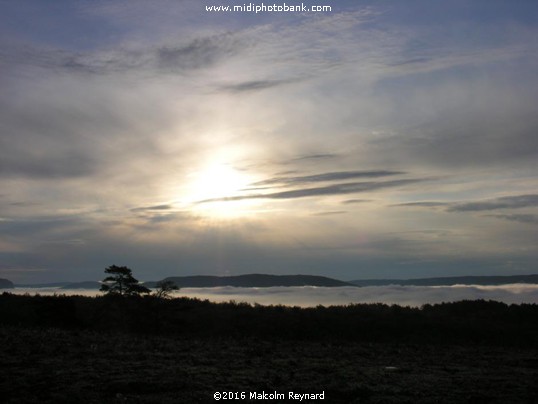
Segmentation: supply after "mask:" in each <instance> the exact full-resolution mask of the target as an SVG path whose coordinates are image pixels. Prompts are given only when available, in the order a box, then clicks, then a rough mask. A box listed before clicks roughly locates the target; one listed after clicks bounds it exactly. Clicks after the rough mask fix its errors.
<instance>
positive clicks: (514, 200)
mask: <svg viewBox="0 0 538 404" xmlns="http://www.w3.org/2000/svg"><path fill="white" fill-rule="evenodd" d="M536 206H538V195H536V194H529V195H514V196H504V197H501V198H495V199H489V200H484V201H479V202H467V203H457V204H453V205H452V206H450V207H449V208H448V211H449V212H469V211H472V212H477V211H485V210H496V209H519V208H527V207H536Z"/></svg>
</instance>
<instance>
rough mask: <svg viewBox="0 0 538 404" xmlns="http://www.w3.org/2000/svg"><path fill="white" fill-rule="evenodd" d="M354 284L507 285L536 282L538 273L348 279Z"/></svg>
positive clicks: (537, 282) (537, 281)
mask: <svg viewBox="0 0 538 404" xmlns="http://www.w3.org/2000/svg"><path fill="white" fill-rule="evenodd" d="M348 282H349V283H351V284H353V285H356V286H385V285H400V286H453V285H484V286H486V285H491V286H494V285H507V284H511V283H528V284H538V275H536V274H532V275H494V276H489V275H476V276H472V275H471V276H448V277H436V278H417V279H357V280H352V281H348Z"/></svg>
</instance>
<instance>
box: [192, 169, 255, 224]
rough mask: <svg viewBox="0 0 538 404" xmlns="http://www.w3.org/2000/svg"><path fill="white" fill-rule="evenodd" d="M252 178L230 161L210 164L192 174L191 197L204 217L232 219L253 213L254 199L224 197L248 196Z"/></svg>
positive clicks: (194, 207) (196, 208)
mask: <svg viewBox="0 0 538 404" xmlns="http://www.w3.org/2000/svg"><path fill="white" fill-rule="evenodd" d="M251 183H252V178H251V177H250V176H249V175H248V174H247V173H245V172H244V171H241V170H238V169H236V168H234V167H233V166H231V165H229V164H219V163H215V164H211V165H209V166H206V167H204V168H202V169H200V170H198V171H196V172H193V173H192V174H191V175H190V176H189V184H190V185H189V190H188V199H189V202H190V203H192V204H193V209H194V210H196V211H197V212H199V213H201V214H203V215H204V216H211V217H220V218H231V217H237V216H246V215H249V214H250V213H251V210H252V207H253V206H254V204H255V203H254V201H253V200H249V199H242V200H233V199H232V200H223V198H233V197H237V196H242V195H245V191H244V190H245V188H247V187H248V186H249V185H250V184H251Z"/></svg>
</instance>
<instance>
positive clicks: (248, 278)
mask: <svg viewBox="0 0 538 404" xmlns="http://www.w3.org/2000/svg"><path fill="white" fill-rule="evenodd" d="M164 280H165V281H173V282H174V283H175V284H176V285H177V286H178V287H180V288H210V287H215V286H235V287H243V288H267V287H272V286H326V287H331V286H355V285H352V284H350V283H347V282H342V281H339V280H336V279H332V278H327V277H325V276H312V275H264V274H249V275H238V276H173V277H168V278H166V279H164ZM146 285H147V284H146Z"/></svg>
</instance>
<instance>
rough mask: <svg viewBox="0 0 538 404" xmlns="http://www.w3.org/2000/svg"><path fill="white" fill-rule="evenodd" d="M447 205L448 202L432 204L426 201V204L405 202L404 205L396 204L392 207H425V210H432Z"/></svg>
mask: <svg viewBox="0 0 538 404" xmlns="http://www.w3.org/2000/svg"><path fill="white" fill-rule="evenodd" d="M447 205H449V203H448V202H433V201H426V202H406V203H398V204H395V205H392V206H418V207H426V208H434V207H437V206H447Z"/></svg>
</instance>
